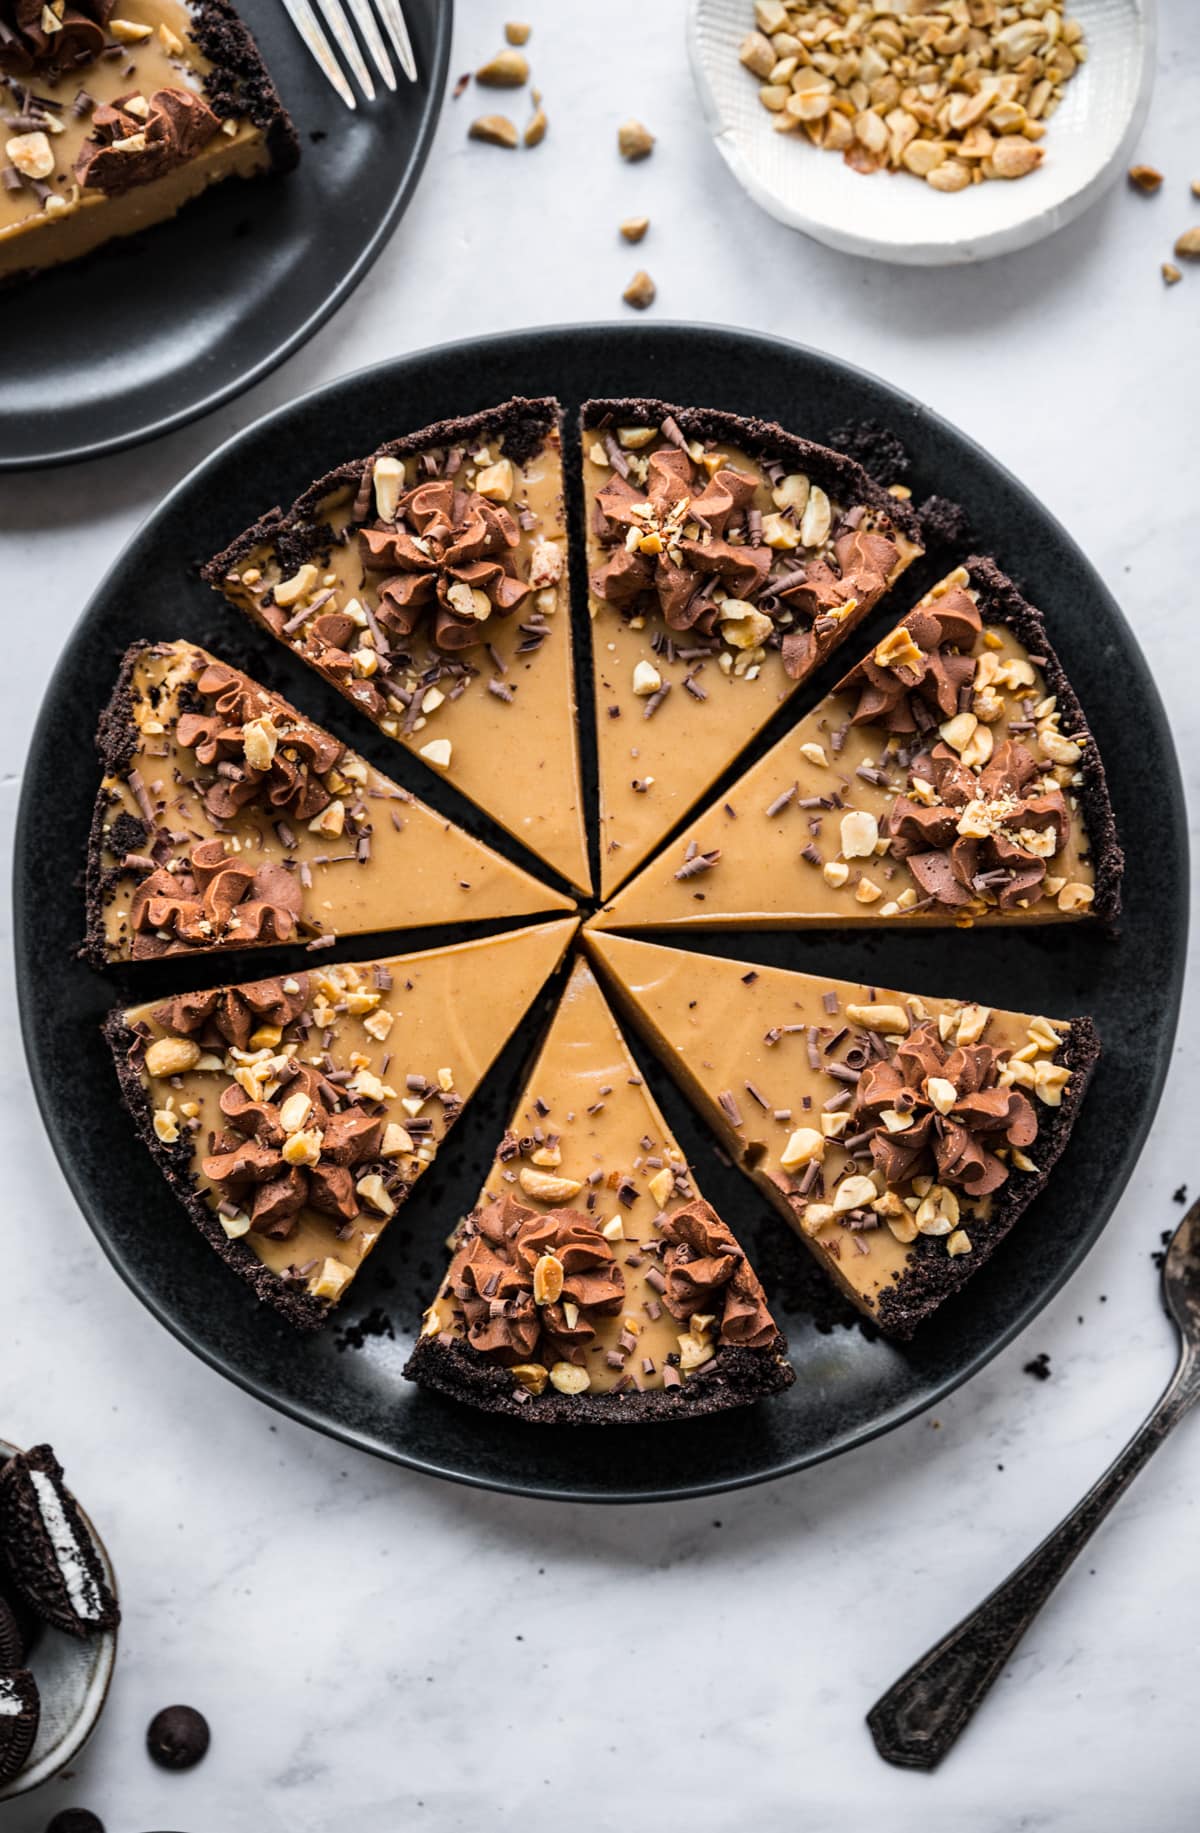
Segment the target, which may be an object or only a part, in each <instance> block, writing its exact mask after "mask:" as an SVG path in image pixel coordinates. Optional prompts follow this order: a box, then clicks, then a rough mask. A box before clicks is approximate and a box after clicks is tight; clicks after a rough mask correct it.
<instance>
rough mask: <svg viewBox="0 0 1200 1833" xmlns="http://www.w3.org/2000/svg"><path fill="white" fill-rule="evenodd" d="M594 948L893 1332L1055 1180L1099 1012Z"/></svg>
mask: <svg viewBox="0 0 1200 1833" xmlns="http://www.w3.org/2000/svg"><path fill="white" fill-rule="evenodd" d="M589 943H590V946H591V948H592V950H593V952H594V954H595V956H596V958H597V960H598V961H599V962H600V964H601V966H602V967H603V969H604V972H605V974H606V975H607V976H608V977H609V979H610V980H611V982H612V985H613V987H614V989H615V991H616V993H617V997H618V1000H619V1002H620V1003H621V1004H622V1006H623V1007H624V1008H625V1009H627V1010H628V1011H629V1013H630V1015H631V1017H632V1018H633V1020H634V1022H635V1023H636V1024H637V1025H638V1026H639V1028H640V1029H641V1030H642V1032H643V1033H644V1035H645V1036H646V1037H647V1039H648V1040H649V1042H650V1044H651V1047H652V1048H653V1049H654V1050H655V1052H656V1053H657V1054H658V1055H659V1056H660V1057H661V1059H662V1061H663V1062H664V1064H665V1065H666V1067H667V1068H668V1069H669V1070H670V1071H671V1073H672V1075H673V1076H674V1077H675V1079H676V1080H677V1081H678V1083H679V1084H680V1086H681V1087H682V1088H683V1089H684V1090H685V1091H686V1092H687V1094H689V1095H690V1096H691V1099H692V1100H693V1102H694V1103H695V1105H696V1106H697V1108H698V1109H699V1110H700V1112H701V1113H702V1114H703V1115H704V1117H705V1119H706V1120H707V1121H708V1123H709V1125H710V1126H711V1127H713V1129H714V1130H715V1131H716V1133H717V1135H718V1136H719V1138H720V1139H721V1142H722V1144H723V1145H724V1146H725V1148H726V1150H727V1151H728V1152H729V1153H730V1155H731V1157H732V1158H733V1159H734V1161H735V1162H736V1163H737V1164H738V1165H740V1166H741V1168H742V1169H743V1170H744V1171H745V1172H746V1173H747V1174H748V1175H749V1176H750V1177H751V1178H753V1180H754V1182H755V1183H756V1184H757V1185H758V1187H759V1189H760V1190H761V1191H762V1192H763V1194H764V1195H765V1196H767V1197H768V1198H769V1199H770V1201H771V1202H772V1203H773V1204H774V1205H775V1207H776V1209H778V1210H779V1211H780V1212H781V1214H782V1215H783V1216H784V1217H786V1219H787V1220H788V1221H789V1222H790V1223H791V1224H792V1226H793V1227H794V1228H795V1229H796V1230H797V1231H798V1232H799V1234H800V1235H801V1237H802V1238H803V1239H804V1240H805V1241H806V1242H807V1243H808V1245H809V1247H810V1248H811V1249H812V1251H813V1253H814V1254H815V1255H816V1257H817V1259H818V1260H819V1261H820V1262H821V1264H822V1265H823V1266H824V1267H825V1269H826V1271H827V1272H829V1273H830V1274H832V1276H833V1278H834V1279H835V1280H836V1281H837V1283H838V1285H839V1286H841V1288H842V1290H843V1291H844V1292H845V1293H846V1294H847V1296H848V1297H849V1298H850V1299H851V1300H852V1301H853V1302H854V1303H855V1304H856V1305H857V1306H858V1307H859V1308H860V1310H862V1311H863V1312H864V1313H865V1314H866V1315H867V1316H868V1317H870V1318H873V1319H874V1320H875V1322H877V1323H878V1324H879V1325H880V1327H881V1328H882V1329H883V1330H884V1331H886V1332H887V1333H888V1334H889V1335H891V1336H896V1337H908V1336H911V1335H912V1333H913V1331H914V1330H915V1329H916V1328H917V1326H918V1325H920V1324H921V1323H922V1322H923V1321H924V1320H925V1319H926V1318H927V1317H929V1316H930V1315H931V1314H932V1313H933V1312H934V1311H935V1310H936V1309H937V1308H938V1306H939V1305H940V1304H942V1302H943V1300H945V1299H946V1298H948V1297H950V1296H951V1294H952V1293H954V1292H957V1291H958V1290H959V1288H960V1287H961V1286H962V1285H963V1284H964V1283H965V1282H966V1280H967V1279H968V1278H969V1277H970V1275H971V1274H972V1273H973V1272H974V1271H975V1269H976V1268H977V1267H979V1266H981V1265H982V1264H983V1262H984V1261H985V1260H986V1259H987V1258H988V1256H989V1255H990V1254H991V1252H992V1250H993V1249H994V1248H995V1247H996V1246H997V1244H998V1243H999V1242H1000V1241H1001V1240H1002V1239H1003V1238H1004V1236H1005V1235H1006V1234H1007V1233H1008V1231H1009V1229H1010V1228H1011V1227H1012V1226H1013V1224H1014V1222H1016V1221H1017V1219H1018V1217H1019V1216H1020V1215H1021V1214H1022V1213H1023V1211H1024V1210H1025V1209H1026V1208H1027V1207H1028V1205H1029V1204H1030V1203H1031V1202H1032V1200H1033V1198H1034V1197H1035V1196H1036V1195H1037V1194H1038V1192H1039V1191H1040V1190H1041V1189H1042V1186H1043V1185H1044V1183H1045V1181H1046V1178H1047V1176H1048V1174H1049V1172H1050V1169H1051V1167H1052V1166H1053V1165H1054V1163H1055V1161H1056V1160H1057V1158H1058V1156H1059V1154H1060V1153H1061V1152H1062V1150H1063V1147H1064V1146H1065V1145H1066V1142H1067V1138H1068V1136H1069V1134H1070V1131H1071V1127H1072V1126H1073V1124H1074V1121H1075V1117H1076V1115H1077V1113H1078V1111H1079V1105H1080V1102H1081V1101H1082V1099H1083V1096H1084V1092H1085V1090H1086V1088H1087V1084H1088V1081H1089V1078H1090V1076H1091V1073H1092V1070H1093V1068H1094V1066H1095V1062H1096V1058H1097V1056H1098V1055H1099V1048H1100V1047H1099V1042H1098V1039H1097V1037H1096V1032H1095V1028H1094V1026H1093V1025H1092V1022H1091V1020H1090V1019H1088V1018H1076V1019H1073V1020H1069V1021H1068V1020H1065V1019H1051V1018H1041V1017H1031V1016H1029V1015H1027V1014H1025V1013H1020V1012H1005V1011H1002V1010H1000V1009H999V1008H996V1009H992V1008H989V1007H987V1006H982V1005H975V1004H970V1003H964V1002H963V1001H961V1000H954V999H934V998H929V997H918V996H917V995H916V994H914V993H897V992H893V991H890V990H889V989H887V988H884V987H877V986H870V985H867V984H865V983H864V984H857V983H854V982H851V981H844V980H830V979H827V978H825V977H824V976H821V975H814V974H799V973H792V972H789V971H788V970H786V969H784V968H773V967H758V966H755V965H753V964H752V963H750V962H748V961H728V960H724V959H721V958H719V957H716V956H708V955H695V954H690V953H688V952H687V951H686V950H683V949H676V948H667V947H660V946H659V945H657V944H655V943H648V942H639V941H634V940H632V939H630V938H629V937H626V936H608V935H594V936H592V937H590V938H589ZM1051 1220H1052V1218H1048V1219H1047V1226H1049V1225H1050V1221H1051Z"/></svg>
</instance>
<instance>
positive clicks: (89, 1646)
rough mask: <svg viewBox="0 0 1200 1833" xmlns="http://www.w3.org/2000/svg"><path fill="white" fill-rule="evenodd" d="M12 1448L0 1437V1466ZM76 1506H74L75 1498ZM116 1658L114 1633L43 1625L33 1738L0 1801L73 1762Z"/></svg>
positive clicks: (103, 1556)
mask: <svg viewBox="0 0 1200 1833" xmlns="http://www.w3.org/2000/svg"><path fill="white" fill-rule="evenodd" d="M17 1449H18V1447H17V1446H16V1445H10V1444H8V1443H7V1441H6V1440H4V1439H0V1464H3V1463H6V1462H7V1460H8V1459H9V1458H10V1457H12V1456H13V1455H14V1454H15V1452H16V1451H17ZM76 1505H77V1506H78V1505H79V1499H78V1497H76ZM79 1512H80V1514H81V1515H82V1516H83V1520H84V1525H85V1526H86V1527H87V1529H88V1531H89V1532H90V1534H91V1536H92V1539H93V1540H94V1541H95V1543H96V1551H97V1553H98V1554H99V1555H100V1564H101V1565H102V1566H103V1568H104V1576H105V1579H106V1580H107V1582H108V1587H109V1590H110V1591H111V1592H112V1594H113V1596H114V1597H116V1595H117V1583H116V1579H115V1578H114V1576H113V1569H112V1561H111V1560H110V1559H109V1557H108V1552H107V1549H106V1548H105V1545H104V1542H103V1541H102V1540H101V1538H100V1536H99V1534H97V1532H96V1529H95V1527H94V1526H93V1524H92V1522H91V1521H90V1520H89V1519H88V1516H87V1513H86V1511H85V1510H84V1509H83V1508H82V1507H81V1506H80V1508H79ZM116 1659H117V1632H116V1630H115V1629H109V1630H105V1631H103V1632H102V1633H101V1634H100V1635H98V1636H89V1637H88V1638H87V1640H86V1641H81V1640H77V1639H76V1638H75V1637H74V1636H65V1635H64V1634H63V1633H62V1631H61V1630H58V1629H51V1628H50V1627H49V1625H48V1624H47V1625H45V1626H44V1627H43V1629H42V1631H41V1634H40V1635H39V1636H38V1639H37V1641H36V1643H35V1644H34V1647H33V1649H32V1651H31V1652H30V1654H29V1656H28V1663H29V1669H30V1672H31V1673H32V1675H33V1677H34V1679H35V1680H36V1681H37V1685H38V1693H39V1694H40V1695H41V1702H42V1716H41V1721H40V1723H39V1725H38V1734H37V1737H36V1738H35V1740H34V1745H33V1749H32V1750H31V1751H30V1753H29V1761H28V1762H27V1763H26V1765H25V1767H24V1769H22V1770H21V1771H20V1772H19V1774H17V1775H15V1776H13V1777H12V1779H11V1780H10V1781H8V1782H6V1783H4V1784H3V1785H0V1802H2V1801H11V1800H13V1798H14V1797H15V1796H17V1795H25V1794H27V1793H28V1792H29V1790H30V1789H31V1788H37V1787H39V1786H40V1784H41V1783H43V1782H48V1781H49V1780H50V1778H51V1776H56V1775H57V1774H58V1772H59V1770H61V1769H65V1768H66V1767H67V1764H68V1763H72V1762H74V1760H75V1758H76V1757H78V1755H79V1753H80V1751H81V1750H82V1749H83V1747H84V1745H85V1744H86V1743H87V1741H88V1739H89V1738H90V1737H91V1735H92V1732H93V1731H94V1730H95V1729H96V1725H97V1723H98V1722H99V1718H100V1714H101V1713H102V1712H103V1710H104V1702H105V1700H106V1699H107V1698H108V1689H109V1684H110V1682H111V1681H112V1674H113V1667H114V1665H115V1664H116Z"/></svg>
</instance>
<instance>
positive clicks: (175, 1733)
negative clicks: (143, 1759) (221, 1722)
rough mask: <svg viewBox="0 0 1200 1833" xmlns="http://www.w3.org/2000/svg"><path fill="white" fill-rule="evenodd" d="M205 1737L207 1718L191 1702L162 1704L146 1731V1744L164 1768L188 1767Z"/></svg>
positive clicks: (204, 1746) (196, 1758)
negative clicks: (188, 1704) (186, 1703)
mask: <svg viewBox="0 0 1200 1833" xmlns="http://www.w3.org/2000/svg"><path fill="white" fill-rule="evenodd" d="M208 1740H209V1730H208V1720H207V1719H206V1718H205V1717H204V1715H203V1713H201V1712H197V1711H196V1709H195V1707H194V1706H164V1707H163V1709H162V1711H161V1712H156V1713H155V1714H154V1717H153V1718H152V1719H151V1720H150V1724H149V1727H148V1729H147V1731H146V1748H147V1750H148V1751H149V1752H150V1755H151V1756H152V1757H153V1758H154V1761H155V1762H156V1763H157V1764H159V1765H160V1766H161V1767H162V1768H163V1769H191V1768H192V1767H193V1766H194V1765H195V1764H197V1763H199V1761H200V1759H201V1757H203V1755H204V1753H205V1751H206V1750H207V1749H208Z"/></svg>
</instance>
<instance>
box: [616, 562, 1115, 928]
mask: <svg viewBox="0 0 1200 1833" xmlns="http://www.w3.org/2000/svg"><path fill="white" fill-rule="evenodd" d="M978 598H979V594H978V592H977V591H976V590H975V589H974V588H973V587H972V586H971V584H970V581H969V576H968V574H967V573H966V571H965V570H964V569H962V568H958V569H956V570H955V572H953V573H951V574H950V575H949V576H948V577H947V578H946V579H944V580H942V581H941V582H940V584H939V585H937V586H935V587H934V588H933V590H932V591H931V592H930V593H929V594H928V595H927V597H926V598H924V599H923V600H922V601H921V603H920V604H919V605H918V606H917V607H916V609H915V610H914V611H913V612H910V613H909V614H908V616H907V617H906V618H905V619H904V620H903V622H901V623H900V624H899V625H897V626H896V628H895V629H893V630H892V631H890V632H889V633H888V635H887V636H885V637H884V638H883V639H882V641H881V642H879V643H878V644H876V646H875V648H874V650H873V651H871V652H870V654H869V656H868V657H867V658H866V659H865V661H864V663H863V664H861V665H860V666H859V668H857V669H854V670H852V671H851V673H850V674H849V675H848V676H847V677H846V679H845V680H844V681H843V682H842V683H841V684H840V685H839V687H838V688H837V689H836V690H835V692H834V693H833V694H831V695H829V696H827V698H826V699H825V700H823V701H821V702H820V704H819V705H818V706H817V707H815V708H814V710H813V711H812V712H811V713H809V714H807V715H806V716H805V717H804V718H803V719H800V720H798V721H797V722H796V724H795V725H794V726H793V728H792V729H791V731H790V732H788V733H787V735H786V737H784V738H782V739H781V740H780V741H779V743H778V744H777V745H775V746H774V747H773V748H772V749H771V750H770V751H768V752H767V753H766V755H765V756H764V757H763V758H762V759H761V760H760V761H759V762H758V763H757V764H755V765H753V766H752V767H751V768H750V769H749V770H748V771H747V772H746V774H745V776H743V777H742V779H741V780H740V782H738V783H736V784H735V785H734V786H733V788H732V789H731V790H730V791H729V793H728V794H727V795H726V796H723V797H722V798H721V800H720V802H719V803H714V804H713V805H712V806H711V807H709V808H708V809H706V810H705V811H704V813H703V814H701V815H700V816H699V817H698V818H697V820H696V821H695V822H694V823H693V824H692V826H691V827H690V828H688V829H687V830H685V832H684V834H683V835H682V836H681V837H680V838H679V839H678V840H677V841H675V842H673V843H672V845H671V846H670V847H669V848H668V849H667V850H666V851H665V852H664V854H663V855H662V856H661V857H660V858H659V859H656V860H655V861H654V862H653V863H652V864H651V865H650V866H648V867H647V868H646V870H645V871H644V872H642V873H641V875H640V876H639V877H638V878H636V879H635V880H634V881H633V883H632V884H630V885H628V886H627V887H626V888H625V890H623V891H622V892H620V893H619V894H618V896H617V897H616V898H614V899H613V901H612V903H611V904H610V905H609V906H608V908H607V909H606V910H605V911H603V912H602V913H601V914H600V915H599V916H598V917H597V918H596V919H595V927H597V928H599V929H608V928H614V929H651V928H693V929H717V928H737V927H742V926H745V925H747V924H749V925H755V926H758V927H763V928H782V929H786V928H791V927H792V926H793V925H795V924H797V923H803V922H806V921H811V922H820V923H825V924H836V925H838V926H845V925H848V924H871V925H874V924H877V923H879V922H881V921H882V922H893V921H894V922H896V923H906V924H921V925H934V924H946V923H957V924H960V925H967V924H984V925H987V924H994V923H1003V922H1013V921H1017V922H1022V923H1031V922H1036V923H1054V922H1062V921H1068V920H1073V919H1076V918H1079V917H1082V916H1086V915H1088V913H1089V911H1090V908H1091V905H1092V902H1093V899H1094V895H1095V891H1094V887H1095V868H1094V862H1093V859H1092V853H1091V843H1090V840H1089V836H1088V833H1087V829H1086V827H1085V826H1084V822H1083V816H1082V811H1081V809H1080V805H1079V790H1080V788H1081V786H1082V783H1083V777H1082V760H1083V757H1084V754H1085V751H1086V748H1087V746H1088V745H1089V744H1090V743H1091V742H1092V741H1091V739H1090V737H1088V735H1087V734H1085V733H1079V732H1075V731H1065V730H1064V729H1063V726H1062V716H1061V712H1060V709H1059V707H1058V705H1057V702H1056V700H1055V697H1054V696H1053V695H1051V694H1049V693H1048V692H1047V684H1046V679H1045V676H1044V674H1043V672H1042V667H1041V660H1042V658H1039V657H1037V656H1030V654H1029V653H1028V651H1027V650H1026V648H1025V647H1024V645H1023V644H1022V643H1021V642H1020V641H1018V639H1017V637H1016V636H1014V634H1013V632H1012V631H1011V630H1010V629H1009V628H1008V627H1007V626H1006V625H1004V624H999V623H997V624H989V625H987V626H983V627H980V622H981V620H980V618H979V614H978V611H977V609H976V604H977V600H978ZM914 624H915V627H916V629H917V631H918V634H920V635H922V636H923V637H924V638H925V639H926V640H927V641H930V639H934V638H937V637H938V636H939V634H940V635H945V634H946V633H947V632H951V633H952V634H951V635H950V636H949V637H947V640H946V641H945V642H944V643H940V644H939V643H937V642H932V643H931V646H930V647H928V648H925V649H923V648H922V647H921V645H920V644H919V643H917V642H916V641H915V640H914V638H913V634H912V631H911V630H910V628H909V626H910V625H914ZM972 625H974V626H975V628H972ZM914 706H915V707H916V718H915V719H914V718H913V716H912V708H913V707H914ZM918 722H919V723H918ZM897 724H899V725H903V726H906V727H908V728H909V729H907V730H903V731H897V730H895V729H893V728H894V727H895V726H896V725H897ZM963 843H966V844H963Z"/></svg>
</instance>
